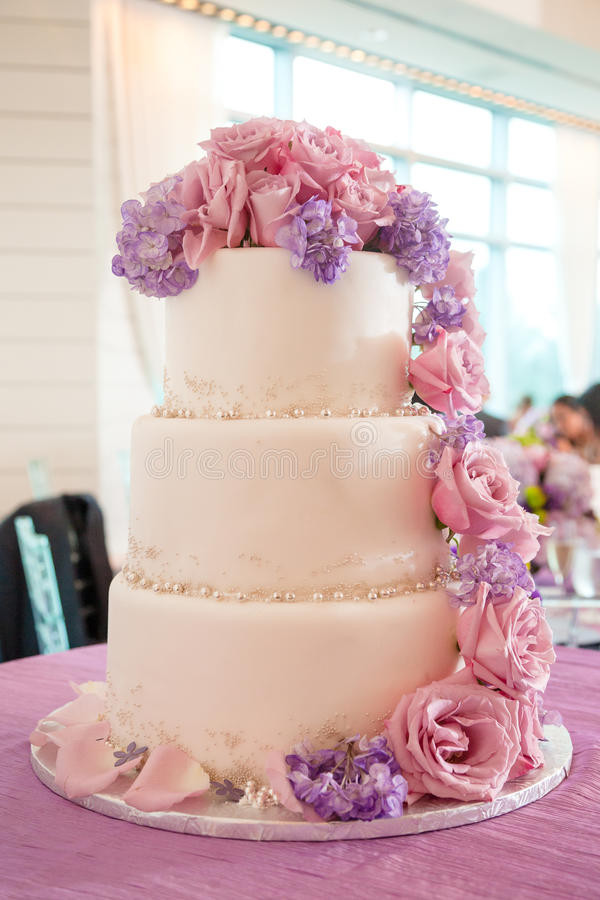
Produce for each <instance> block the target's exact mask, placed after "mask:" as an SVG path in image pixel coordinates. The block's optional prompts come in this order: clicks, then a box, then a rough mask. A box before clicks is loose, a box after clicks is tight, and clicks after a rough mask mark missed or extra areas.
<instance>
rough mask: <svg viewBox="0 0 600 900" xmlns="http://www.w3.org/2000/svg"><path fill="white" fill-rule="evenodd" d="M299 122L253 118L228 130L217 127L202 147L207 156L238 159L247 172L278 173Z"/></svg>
mask: <svg viewBox="0 0 600 900" xmlns="http://www.w3.org/2000/svg"><path fill="white" fill-rule="evenodd" d="M294 128H295V123H294V122H290V121H282V120H281V119H269V118H266V117H263V118H260V119H251V120H250V121H249V122H242V123H241V124H239V125H231V126H230V127H228V128H213V130H212V131H211V133H210V140H208V141H202V142H201V143H200V146H201V147H202V148H203V149H204V150H206V152H207V153H209V154H210V153H213V154H214V155H216V156H222V157H224V158H225V159H236V160H239V161H240V162H242V163H244V165H245V166H246V169H247V171H251V170H259V171H262V172H264V170H265V169H266V170H267V171H268V172H278V171H279V165H280V156H281V152H282V148H283V147H284V146H286V145H287V144H288V143H289V141H290V140H291V138H292V136H293V134H294Z"/></svg>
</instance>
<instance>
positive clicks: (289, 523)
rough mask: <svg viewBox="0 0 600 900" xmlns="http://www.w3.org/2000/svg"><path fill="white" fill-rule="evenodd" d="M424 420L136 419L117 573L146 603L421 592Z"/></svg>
mask: <svg viewBox="0 0 600 900" xmlns="http://www.w3.org/2000/svg"><path fill="white" fill-rule="evenodd" d="M438 425H439V422H438V420H437V419H436V418H435V417H433V416H414V417H410V418H408V417H405V418H395V417H386V416H382V417H372V418H365V419H352V418H335V417H332V418H305V419H298V420H296V419H274V420H271V419H258V420H231V421H225V422H220V421H214V420H205V419H184V420H180V419H161V418H158V419H157V418H155V417H152V416H144V417H141V418H139V419H138V420H137V421H136V422H135V425H134V428H133V440H132V454H131V466H132V469H131V526H130V542H129V552H128V559H127V566H126V573H127V574H128V577H129V580H130V581H138V582H139V581H140V580H142V579H143V583H144V584H147V585H148V586H154V588H155V590H164V589H166V590H170V589H173V588H175V590H176V591H179V590H181V591H186V592H191V593H193V592H202V593H206V592H207V591H210V593H212V592H213V591H217V592H221V593H224V594H228V595H231V594H237V593H239V594H240V595H241V596H240V598H239V599H245V598H246V597H248V598H249V599H253V598H255V597H256V596H260V597H264V598H269V597H272V596H273V594H275V595H278V594H279V595H281V597H280V598H279V597H276V598H277V599H297V600H301V599H321V596H320V595H322V596H323V599H329V598H330V597H331V596H333V595H334V594H337V595H338V599H339V594H340V593H343V594H344V596H345V597H346V598H348V597H349V596H350V595H352V594H353V593H356V594H358V595H363V594H364V592H365V591H366V592H368V591H369V590H370V589H374V590H378V589H380V588H382V587H383V588H385V587H386V586H388V585H393V586H394V587H400V588H411V589H414V588H415V587H416V586H417V585H419V587H421V586H424V584H426V583H427V582H429V581H430V580H431V579H432V578H433V577H434V575H435V571H436V567H437V566H439V565H441V566H445V565H446V563H447V561H448V548H447V545H446V544H445V542H444V540H443V537H442V535H441V533H440V532H439V530H438V529H437V528H436V525H435V519H434V515H433V512H432V509H431V502H430V501H431V490H432V483H433V482H432V478H431V475H430V450H431V446H432V442H433V441H434V440H435V438H434V432H435V431H436V430H437V428H438Z"/></svg>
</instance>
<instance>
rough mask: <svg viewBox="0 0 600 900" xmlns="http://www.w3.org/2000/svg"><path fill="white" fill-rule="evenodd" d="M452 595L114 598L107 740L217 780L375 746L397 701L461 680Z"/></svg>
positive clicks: (121, 584)
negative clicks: (169, 755)
mask: <svg viewBox="0 0 600 900" xmlns="http://www.w3.org/2000/svg"><path fill="white" fill-rule="evenodd" d="M455 624H456V611H455V610H454V609H452V607H451V606H450V604H449V602H448V597H447V594H446V592H445V591H444V590H443V589H438V590H427V591H419V592H415V593H412V594H408V595H401V596H393V597H382V598H378V599H376V600H374V601H370V602H367V601H365V602H356V601H350V600H348V601H337V602H324V603H315V602H296V603H264V602H247V603H243V602H235V601H231V602H221V601H219V600H215V599H213V598H198V597H192V596H186V595H185V594H184V595H176V594H175V595H169V596H165V595H164V594H159V593H155V592H153V591H152V590H150V589H146V588H141V587H134V588H132V587H131V586H130V585H129V584H128V583H127V582H126V580H125V579H124V577H123V576H122V575H119V576H117V577H116V578H115V580H114V581H113V584H112V586H111V591H110V612H109V639H108V671H107V681H108V709H109V718H110V724H111V738H112V739H113V740H114V741H115V742H116V743H117V744H119V745H122V746H127V745H128V744H129V742H130V741H136V742H137V744H138V746H140V745H142V744H144V745H147V746H148V747H150V748H152V747H155V746H157V745H158V744H164V743H169V742H173V743H175V744H176V745H177V746H179V747H180V748H181V749H183V750H185V751H186V752H187V753H188V754H189V755H190V756H192V757H194V758H195V759H196V760H197V761H198V762H200V763H201V764H202V765H203V766H204V767H205V768H206V769H207V770H208V771H209V773H210V774H211V776H212V777H213V778H219V779H223V778H229V779H231V781H233V782H234V784H241V783H243V782H245V781H246V780H247V779H249V778H254V779H258V780H259V781H261V782H264V780H265V778H264V762H265V757H266V754H267V753H268V752H269V751H270V750H273V749H277V750H283V751H285V752H287V751H289V750H291V748H292V747H293V746H294V745H295V744H297V743H298V742H299V741H301V740H304V739H308V740H309V741H311V742H312V743H313V744H314V745H315V746H316V747H326V746H332V745H333V744H335V742H336V740H338V739H339V738H343V737H349V736H351V735H354V734H369V735H374V734H377V733H378V732H380V731H381V729H382V727H383V722H384V719H385V718H386V717H387V716H388V715H389V714H390V713H391V712H392V710H393V708H394V707H395V705H396V704H397V702H398V700H399V699H400V697H401V696H402V694H405V693H408V692H411V691H413V690H414V689H415V688H416V687H418V686H419V685H422V684H427V683H429V682H431V681H434V680H437V679H441V678H444V677H445V676H447V675H449V674H450V673H451V672H453V671H454V670H455V669H456V667H457V664H458V660H459V655H458V649H457V644H456V636H455Z"/></svg>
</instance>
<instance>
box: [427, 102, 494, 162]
mask: <svg viewBox="0 0 600 900" xmlns="http://www.w3.org/2000/svg"><path fill="white" fill-rule="evenodd" d="M412 146H413V150H416V151H417V153H424V154H426V155H427V156H440V157H442V158H444V159H451V160H454V161H456V162H462V163H465V164H466V165H471V166H488V165H489V164H490V160H491V154H492V114H491V112H490V111H489V110H488V109H482V108H481V107H479V106H472V105H471V104H469V103H461V102H460V100H448V99H447V98H446V97H438V95H437V94H430V93H428V92H427V91H415V94H414V97H413V132H412Z"/></svg>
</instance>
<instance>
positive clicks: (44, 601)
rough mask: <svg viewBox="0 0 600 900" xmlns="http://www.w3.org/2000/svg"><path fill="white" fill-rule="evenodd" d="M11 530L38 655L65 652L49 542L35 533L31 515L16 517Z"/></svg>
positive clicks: (41, 535) (62, 613) (59, 605)
mask: <svg viewBox="0 0 600 900" xmlns="http://www.w3.org/2000/svg"><path fill="white" fill-rule="evenodd" d="M15 531H16V533H17V540H18V543H19V552H20V554H21V561H22V563H23V571H24V572H25V581H26V584H27V592H28V594H29V601H30V603H31V612H32V614H33V622H34V626H35V632H36V636H37V641H38V646H39V650H40V653H60V652H61V651H62V650H68V649H69V639H68V637H67V629H66V626H65V616H64V612H63V608H62V603H61V601H60V594H59V591H58V584H57V581H56V572H55V569H54V562H53V560H52V551H51V550H50V542H49V541H48V538H47V536H46V535H45V534H36V533H35V530H34V527H33V519H32V518H31V516H17V517H16V518H15Z"/></svg>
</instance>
